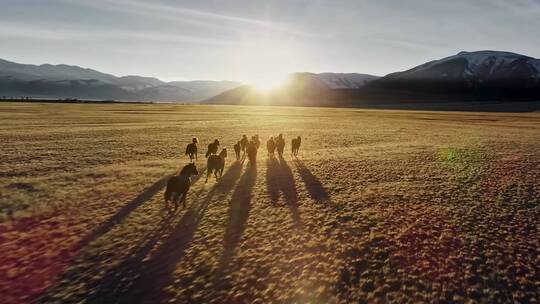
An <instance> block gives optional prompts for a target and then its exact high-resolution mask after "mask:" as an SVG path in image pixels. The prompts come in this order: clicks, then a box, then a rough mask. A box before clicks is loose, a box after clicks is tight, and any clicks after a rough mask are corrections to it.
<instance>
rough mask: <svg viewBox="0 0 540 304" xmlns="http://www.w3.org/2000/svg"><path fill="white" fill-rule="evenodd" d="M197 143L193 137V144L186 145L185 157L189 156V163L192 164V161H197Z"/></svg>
mask: <svg viewBox="0 0 540 304" xmlns="http://www.w3.org/2000/svg"><path fill="white" fill-rule="evenodd" d="M198 142H199V141H198V140H197V138H196V137H193V142H192V143H190V144H188V145H187V147H186V155H188V156H189V161H190V162H193V160H194V159H195V160H197V143H198Z"/></svg>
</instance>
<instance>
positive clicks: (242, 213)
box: [220, 167, 257, 266]
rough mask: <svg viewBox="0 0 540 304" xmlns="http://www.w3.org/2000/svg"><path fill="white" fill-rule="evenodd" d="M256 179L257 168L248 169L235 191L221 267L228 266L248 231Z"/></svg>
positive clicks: (230, 208)
mask: <svg viewBox="0 0 540 304" xmlns="http://www.w3.org/2000/svg"><path fill="white" fill-rule="evenodd" d="M256 179H257V168H256V167H248V168H247V169H246V171H245V172H244V174H243V175H242V177H241V178H240V181H238V184H237V185H236V188H235V189H234V192H233V195H232V198H231V204H230V207H229V222H228V224H227V228H226V230H225V238H224V242H223V255H222V257H221V261H220V265H221V266H225V265H227V264H228V262H229V260H230V258H231V257H232V255H233V253H234V249H235V248H236V246H238V243H239V242H240V239H241V237H242V234H243V233H244V230H245V229H246V223H247V219H248V217H249V211H250V210H251V197H252V190H253V186H254V185H255V181H256Z"/></svg>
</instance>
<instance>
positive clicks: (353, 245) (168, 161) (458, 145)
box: [0, 103, 540, 304]
mask: <svg viewBox="0 0 540 304" xmlns="http://www.w3.org/2000/svg"><path fill="white" fill-rule="evenodd" d="M279 133H283V134H284V136H285V138H286V140H287V146H286V147H285V151H286V153H285V157H284V158H283V159H279V158H270V157H268V156H267V153H266V149H265V142H266V139H268V137H269V136H272V135H274V136H275V135H277V134H279ZM242 134H248V136H251V135H254V134H259V136H260V137H261V139H262V142H263V144H262V145H261V148H260V150H259V152H258V162H257V166H255V167H250V166H248V163H247V161H246V162H239V161H236V160H235V157H234V152H233V149H232V148H233V144H234V143H235V142H236V141H237V140H239V139H240V137H241V135H242ZM297 135H301V136H302V146H301V148H300V155H299V156H298V157H297V158H293V157H292V156H291V153H290V140H291V139H292V138H293V136H297ZM193 136H196V137H198V138H199V141H200V144H199V150H203V151H200V154H199V159H198V161H197V162H196V163H197V165H198V168H199V172H201V173H202V172H203V171H204V168H205V167H206V159H205V158H204V155H203V153H204V152H205V150H206V145H207V144H208V143H210V142H211V141H213V140H214V139H215V138H218V139H219V140H220V142H221V144H222V147H226V148H228V150H229V156H228V158H227V160H226V167H225V172H224V175H223V177H222V179H221V180H219V181H217V182H216V181H215V180H214V179H210V181H209V182H208V183H207V184H205V183H204V178H200V177H201V176H202V175H201V176H199V177H198V178H197V179H196V182H195V183H194V184H193V185H192V188H191V190H190V192H189V195H188V199H187V207H186V208H185V209H182V210H178V211H177V212H176V213H174V214H172V215H168V213H167V212H166V210H164V204H163V191H164V186H165V184H166V181H167V178H168V177H170V176H171V174H174V173H175V172H176V171H177V170H178V169H179V168H181V167H182V166H183V165H185V164H186V163H187V162H188V159H187V157H185V156H184V155H183V152H184V150H185V146H186V144H187V143H189V142H190V140H191V138H192V137H193ZM0 157H1V162H0V295H1V297H2V301H1V302H2V303H5V304H10V303H34V302H41V303H350V302H353V303H364V302H365V303H417V302H430V303H465V302H466V303H509V302H515V303H537V302H538V299H540V255H539V250H540V221H539V220H540V113H538V112H533V113H479V112H428V111H417V112H414V111H392V110H361V109H331V108H294V107H274V108H272V107H256V106H254V107H240V106H236V107H235V106H200V105H199V106H183V105H171V104H106V105H98V104H46V103H43V104H38V103H0ZM535 301H536V302H535Z"/></svg>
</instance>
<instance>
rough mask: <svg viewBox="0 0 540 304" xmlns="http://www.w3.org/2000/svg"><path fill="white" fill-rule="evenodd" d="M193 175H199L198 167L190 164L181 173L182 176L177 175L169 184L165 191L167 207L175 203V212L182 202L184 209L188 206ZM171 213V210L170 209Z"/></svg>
mask: <svg viewBox="0 0 540 304" xmlns="http://www.w3.org/2000/svg"><path fill="white" fill-rule="evenodd" d="M192 175H199V171H197V166H195V164H194V163H190V164H188V165H186V166H184V168H182V170H181V171H180V174H178V175H175V176H173V177H171V178H170V179H169V181H168V182H167V188H166V189H165V194H164V197H165V206H166V207H168V205H169V204H170V203H171V202H172V203H174V210H175V211H176V209H178V203H179V202H182V207H185V206H186V196H187V193H188V191H189V188H190V187H191V180H190V177H191V176H192ZM169 211H170V209H169Z"/></svg>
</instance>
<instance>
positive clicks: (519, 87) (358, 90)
mask: <svg viewBox="0 0 540 304" xmlns="http://www.w3.org/2000/svg"><path fill="white" fill-rule="evenodd" d="M319 75H324V74H319ZM341 75H345V74H341ZM356 75H359V74H356ZM335 83H340V82H339V81H338V82H335ZM260 100H263V101H264V104H269V105H323V106H325V105H332V106H357V105H362V104H370V103H378V104H381V103H406V102H409V103H410V102H431V103H433V102H454V101H500V100H504V101H511V100H537V101H538V100H540V60H539V59H535V58H532V57H528V56H524V55H520V54H515V53H510V52H499V51H476V52H460V53H458V54H456V55H453V56H449V57H446V58H443V59H440V60H434V61H430V62H427V63H425V64H422V65H419V66H417V67H414V68H412V69H409V70H406V71H403V72H396V73H391V74H388V75H386V76H384V77H375V76H371V77H367V78H365V80H364V81H363V82H362V83H361V84H360V85H358V86H350V85H348V86H343V87H340V86H332V85H327V86H324V85H318V82H316V81H315V82H314V81H313V80H312V79H311V78H310V77H309V74H305V73H300V74H296V75H293V77H291V79H290V80H289V82H288V84H287V85H285V86H284V87H283V88H280V89H277V90H274V91H272V92H270V93H268V94H266V95H263V94H262V93H258V92H257V91H255V90H254V89H253V88H251V87H248V86H242V87H238V88H234V89H231V90H229V91H226V92H223V93H221V94H219V95H217V96H215V97H212V98H210V99H208V100H207V101H206V102H208V103H218V104H258V103H260Z"/></svg>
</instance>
